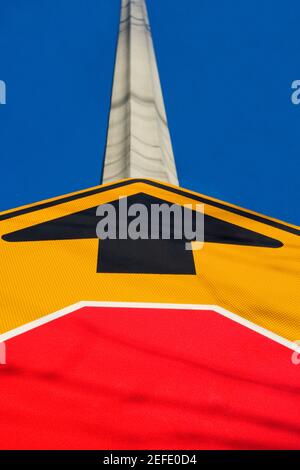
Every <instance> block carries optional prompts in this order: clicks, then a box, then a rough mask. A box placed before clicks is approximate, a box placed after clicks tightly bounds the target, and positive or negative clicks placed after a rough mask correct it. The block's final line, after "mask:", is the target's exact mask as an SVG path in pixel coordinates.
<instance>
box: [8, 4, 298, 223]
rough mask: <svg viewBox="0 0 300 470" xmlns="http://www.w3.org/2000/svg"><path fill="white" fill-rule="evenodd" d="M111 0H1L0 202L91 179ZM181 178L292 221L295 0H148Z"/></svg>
mask: <svg viewBox="0 0 300 470" xmlns="http://www.w3.org/2000/svg"><path fill="white" fill-rule="evenodd" d="M119 3H120V2H119V0H26V1H24V0H1V1H0V4H1V15H0V51H1V59H0V79H1V80H5V82H6V83H7V104H6V105H4V106H3V105H2V106H0V158H1V173H0V175H1V184H0V210H4V209H8V208H12V207H16V206H19V205H22V204H26V203H30V202H35V201H38V200H41V199H45V198H48V197H52V196H56V195H60V194H64V193H67V192H71V191H75V190H80V189H84V188H86V187H89V186H93V185H96V184H98V183H99V178H100V173H101V165H102V158H103V151H104V145H105V135H106V128H107V118H108V111H109V100H110V91H111V80H112V73H113V64H114V54H115V44H116V37H117V29H118V21H119ZM148 9H149V15H150V20H151V24H152V31H153V36H154V42H155V47H156V52H157V58H158V63H159V68H160V73H161V81H162V86H163V90H164V95H165V101H166V107H167V114H168V119H169V125H170V129H171V134H172V138H173V145H174V151H175V156H176V162H177V167H178V173H179V178H180V182H181V186H183V187H186V188H190V189H193V190H196V191H199V192H201V193H204V194H208V195H210V196H214V197H217V198H220V199H223V200H225V201H229V202H232V203H235V204H239V205H241V206H243V207H246V208H249V209H253V210H256V211H258V212H262V213H264V214H266V215H271V216H273V217H277V218H280V219H283V220H286V221H288V222H291V223H295V224H300V210H299V199H300V198H299V195H300V190H299V170H300V138H299V132H300V106H294V105H292V103H291V100H290V95H291V82H292V81H293V80H296V79H300V35H299V27H300V25H299V18H300V3H299V0H288V1H287V2H285V1H283V0H243V1H241V0H226V1H225V0H214V1H212V0H188V1H186V2H182V1H180V0H148Z"/></svg>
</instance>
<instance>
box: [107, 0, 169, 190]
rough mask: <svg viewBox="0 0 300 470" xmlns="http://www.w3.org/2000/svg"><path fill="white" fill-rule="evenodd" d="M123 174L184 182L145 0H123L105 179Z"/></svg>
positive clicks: (132, 176) (124, 175) (117, 177)
mask: <svg viewBox="0 0 300 470" xmlns="http://www.w3.org/2000/svg"><path fill="white" fill-rule="evenodd" d="M123 178H153V179H157V180H161V181H165V182H168V183H173V184H175V185H178V179H177V172H176V167H175V161H174V155H173V149H172V144H171V138H170V133H169V129H168V124H167V118H166V112H165V107H164V101H163V96H162V91H161V85H160V80H159V75H158V69H157V64H156V58H155V53H154V48H153V43H152V37H151V31H150V26H149V20H148V14H147V9H146V5H145V1H144V0H122V10H121V22H120V32H119V39H118V46H117V56H116V64H115V73H114V83H113V92H112V102H111V110H110V117H109V128H108V136H107V144H106V152H105V160H104V169H103V183H108V182H110V181H116V180H119V179H123Z"/></svg>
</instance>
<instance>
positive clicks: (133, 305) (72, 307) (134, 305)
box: [0, 301, 299, 352]
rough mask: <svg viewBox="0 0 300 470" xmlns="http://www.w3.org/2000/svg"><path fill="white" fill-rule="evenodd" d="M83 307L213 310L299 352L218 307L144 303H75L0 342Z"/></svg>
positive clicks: (289, 343)
mask: <svg viewBox="0 0 300 470" xmlns="http://www.w3.org/2000/svg"><path fill="white" fill-rule="evenodd" d="M84 307H114V308H149V309H154V308H158V309H171V310H213V311H214V312H217V313H219V314H220V315H222V316H224V317H226V318H229V319H230V320H233V321H234V322H236V323H239V324H240V325H243V326H245V327H246V328H249V329H250V330H252V331H255V332H256V333H259V334H260V335H262V336H265V337H266V338H269V339H271V340H272V341H275V342H276V343H279V344H281V345H282V346H285V347H287V348H289V349H291V350H292V351H297V352H299V345H298V344H296V343H294V342H292V341H289V340H287V339H285V338H283V337H282V336H279V335H277V334H276V333H273V332H272V331H269V330H267V329H265V328H263V327H262V326H259V325H256V324H255V323H252V322H251V321H249V320H246V319H245V318H243V317H240V316H239V315H236V314H235V313H232V312H229V311H228V310H225V308H222V307H218V306H217V305H197V304H166V303H163V304H161V303H144V302H98V301H82V302H77V303H75V304H73V305H70V306H69V307H66V308H63V309H61V310H58V311H57V312H54V313H50V314H49V315H45V316H44V317H41V318H38V319H37V320H34V321H32V322H29V323H26V324H25V325H22V326H19V327H18V328H14V329H13V330H10V331H8V332H7V333H3V334H2V335H0V342H4V341H7V340H9V339H11V338H14V337H15V336H18V335H21V334H23V333H26V332H27V331H30V330H33V329H34V328H38V327H39V326H42V325H45V324H46V323H49V322H51V321H53V320H57V319H58V318H60V317H63V316H65V315H68V314H70V313H72V312H76V311H77V310H80V309H81V308H84Z"/></svg>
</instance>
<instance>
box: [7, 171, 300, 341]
mask: <svg viewBox="0 0 300 470" xmlns="http://www.w3.org/2000/svg"><path fill="white" fill-rule="evenodd" d="M124 196H127V198H128V200H129V201H132V202H133V203H139V202H144V203H145V202H146V204H151V203H152V202H153V201H160V202H165V203H169V204H176V205H179V206H183V205H186V204H190V205H191V207H192V208H193V210H197V205H199V204H204V213H205V224H204V231H205V234H204V245H203V248H202V249H201V250H196V249H194V250H193V251H187V250H184V249H183V245H182V244H180V243H178V242H177V243H174V242H172V241H171V240H170V241H166V240H164V241H161V240H130V241H128V240H102V241H101V240H99V239H98V238H97V236H96V224H97V220H98V219H97V215H96V209H97V207H98V206H100V205H103V204H106V203H111V202H114V201H118V200H119V198H122V197H124ZM299 235H300V230H299V229H298V228H297V227H295V226H292V225H289V224H285V223H282V222H280V221H277V220H275V219H271V218H268V217H264V216H261V215H259V214H256V213H254V212H251V211H247V210H244V209H241V208H239V207H236V206H233V205H230V204H226V203H223V202H221V201H218V200H216V199H212V198H209V197H206V196H203V195H201V194H197V193H194V192H192V191H187V190H184V189H181V188H178V187H176V186H171V185H167V184H162V183H160V182H157V181H153V180H136V179H129V180H124V181H120V182H117V183H114V184H108V185H103V186H97V187H94V188H91V189H88V190H85V191H80V192H77V193H72V194H69V195H66V196H63V197H60V198H54V199H50V200H47V201H43V202H41V203H37V204H32V205H28V206H24V207H21V208H19V209H16V210H12V211H6V212H3V213H1V214H0V251H1V263H0V271H1V295H0V307H1V320H0V333H5V332H8V331H10V330H12V329H14V328H17V327H19V326H22V325H24V324H26V323H28V322H31V321H33V320H36V319H39V318H41V317H43V316H45V315H48V314H50V313H53V312H56V311H58V310H61V309H63V308H66V307H68V306H70V305H73V304H75V303H77V302H79V301H110V302H111V301H117V302H152V303H153V302H154V303H155V302H157V303H175V304H198V305H199V304H203V305H213V306H215V305H217V306H219V307H221V308H224V309H226V310H228V311H230V312H232V313H234V314H237V315H239V316H241V317H243V318H244V319H247V320H249V321H251V322H253V323H255V324H257V325H259V326H261V327H263V328H265V329H267V330H269V331H271V332H273V333H275V334H277V335H279V336H281V337H283V338H285V339H288V340H292V341H294V340H298V339H300V275H299V266H300V237H299ZM183 243H184V241H183ZM195 243H196V242H192V247H193V246H194V247H195Z"/></svg>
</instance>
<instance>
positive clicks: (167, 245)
mask: <svg viewBox="0 0 300 470" xmlns="http://www.w3.org/2000/svg"><path fill="white" fill-rule="evenodd" d="M127 202H128V207H130V205H131V204H137V203H138V204H144V205H145V206H146V207H147V209H148V213H150V208H151V204H168V205H169V206H170V205H171V203H170V202H168V201H164V200H162V199H158V198H155V197H153V196H149V195H147V194H144V193H139V194H135V195H133V196H130V197H128V200H127ZM118 203H119V201H118V200H117V201H112V202H111V204H112V205H114V207H115V209H116V213H117V220H118ZM96 210H97V207H92V208H89V209H85V210H83V211H80V212H76V213H73V214H70V215H67V216H63V217H59V218H57V219H54V220H50V221H48V222H43V223H41V224H38V225H33V226H31V227H27V228H25V229H22V230H18V231H15V232H11V233H8V234H5V235H3V237H2V238H3V239H4V240H6V241H8V242H27V241H46V240H74V239H89V238H91V239H92V238H97V235H96V226H97V223H98V222H99V220H100V217H99V216H97V215H96ZM194 218H195V212H194V211H193V219H194ZM128 221H129V222H130V217H128ZM171 224H172V226H171V239H170V240H163V239H159V240H151V239H149V240H140V239H139V240H130V239H126V240H119V239H117V240H109V239H106V240H101V241H100V243H99V250H98V260H97V272H99V273H144V274H150V273H152V274H195V265H194V260H193V254H192V252H191V251H187V250H186V249H185V244H186V242H187V241H190V240H186V239H185V238H184V237H182V239H180V240H176V239H174V238H172V234H173V230H174V227H173V221H171ZM117 225H118V224H117ZM149 225H150V223H149ZM117 229H118V227H117ZM204 241H205V242H206V243H222V244H232V245H245V246H252V247H264V248H279V247H281V246H282V243H281V242H280V241H279V240H276V239H274V238H270V237H267V236H265V235H262V234H260V233H258V232H254V231H252V230H248V229H245V228H243V227H240V226H238V225H234V224H231V223H229V222H224V221H223V220H220V219H217V218H215V217H211V216H209V215H205V216H204Z"/></svg>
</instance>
